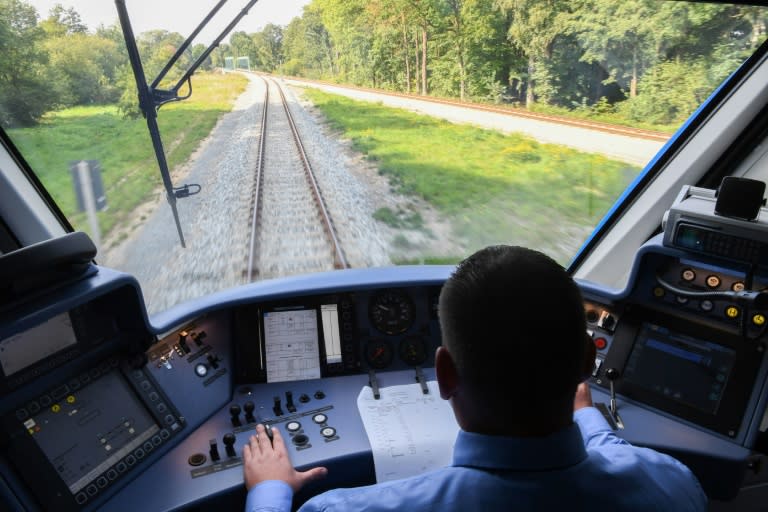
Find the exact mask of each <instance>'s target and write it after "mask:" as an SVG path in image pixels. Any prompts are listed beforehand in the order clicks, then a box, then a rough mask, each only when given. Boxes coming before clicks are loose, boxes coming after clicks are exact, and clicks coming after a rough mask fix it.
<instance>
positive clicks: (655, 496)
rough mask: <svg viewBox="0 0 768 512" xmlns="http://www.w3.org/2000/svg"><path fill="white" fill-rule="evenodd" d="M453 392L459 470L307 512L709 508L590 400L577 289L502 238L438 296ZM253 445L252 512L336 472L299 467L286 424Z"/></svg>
mask: <svg viewBox="0 0 768 512" xmlns="http://www.w3.org/2000/svg"><path fill="white" fill-rule="evenodd" d="M439 314H440V325H441V328H442V336H443V340H442V341H443V344H442V346H441V347H439V348H438V350H437V353H436V356H435V370H436V374H437V381H438V385H439V388H440V395H441V397H442V398H444V399H446V400H449V401H450V404H451V406H452V408H453V412H454V414H455V416H456V420H457V422H458V424H459V426H460V427H461V430H460V431H459V434H458V437H457V439H456V441H455V445H454V452H453V462H452V464H451V465H450V466H448V467H445V468H441V469H438V470H435V471H432V472H429V473H425V474H421V475H418V476H414V477H411V478H406V479H402V480H396V481H391V482H385V483H381V484H376V485H371V486H367V487H359V488H351V489H334V490H331V491H328V492H325V493H323V494H320V495H318V496H315V497H314V498H312V499H310V500H309V501H307V502H306V503H305V504H304V505H303V506H302V508H301V509H300V510H301V511H315V510H318V511H319V510H324V511H325V510H338V511H354V510H369V511H385V510H388V511H394V510H409V511H418V510H480V511H483V512H491V511H502V510H503V511H507V510H530V511H533V510H536V511H544V510H547V511H548V510H568V511H573V510H590V511H591V510H594V509H595V507H599V508H602V509H605V510H615V511H626V510H637V511H647V510H675V511H688V510H690V511H694V510H705V508H706V506H707V498H706V496H705V494H704V492H703V491H702V489H701V486H700V485H699V483H698V481H697V480H696V478H695V477H694V475H693V474H692V473H691V472H690V470H689V469H688V468H687V467H686V466H684V465H683V464H682V463H680V462H678V461H677V460H675V459H674V458H672V457H670V456H668V455H665V454H661V453H658V452H656V451H653V450H651V449H648V448H638V447H634V446H632V445H631V444H629V443H627V442H626V441H624V440H622V439H621V438H619V437H618V436H616V435H615V434H614V432H613V431H612V430H611V428H610V427H609V425H608V423H607V422H606V421H605V419H604V418H603V416H602V415H601V414H600V412H599V411H598V410H597V409H595V408H594V407H593V406H592V399H591V396H590V391H589V386H588V385H587V384H586V383H584V381H585V380H586V378H587V377H588V376H589V372H590V370H591V368H592V364H593V361H594V347H593V346H592V343H591V341H590V342H589V343H586V344H585V342H584V339H585V336H584V333H585V331H586V323H585V318H584V306H583V302H582V297H581V293H580V291H579V288H578V286H577V285H576V283H575V282H574V281H573V279H571V277H570V276H569V275H568V274H567V272H565V270H564V269H563V268H562V267H561V266H560V265H558V264H557V263H556V262H555V261H554V260H552V259H550V258H549V257H547V256H545V255H544V254H542V253H539V252H536V251H532V250H529V249H525V248H521V247H512V246H493V247H488V248H486V249H483V250H480V251H478V252H477V253H475V254H473V255H472V256H470V257H469V258H467V259H466V260H464V261H463V262H462V263H461V264H459V266H458V267H457V268H456V270H455V272H454V273H453V275H452V276H451V277H450V279H449V280H448V281H447V282H446V283H445V285H444V287H443V289H442V292H441V295H440V306H439ZM273 435H274V439H273V441H272V442H270V440H269V438H268V437H267V436H266V435H265V430H264V427H263V426H262V425H259V426H258V427H257V431H256V435H254V436H251V438H250V440H249V443H248V444H246V445H245V447H244V448H243V459H244V477H245V484H246V487H247V488H248V498H247V503H246V512H256V511H283V510H284V511H289V510H290V509H291V502H292V497H293V493H294V492H296V491H298V490H299V489H300V488H302V486H303V485H304V484H305V483H307V482H308V481H311V480H314V479H318V478H322V477H323V476H324V475H326V474H327V470H326V468H321V467H318V468H313V469H310V470H308V471H305V472H298V471H296V470H295V469H294V468H293V466H292V465H291V462H290V459H289V457H288V453H287V450H286V446H285V443H284V441H283V439H282V437H281V435H280V432H279V431H278V430H277V429H274V434H273Z"/></svg>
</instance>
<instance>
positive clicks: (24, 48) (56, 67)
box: [0, 0, 210, 127]
mask: <svg viewBox="0 0 768 512" xmlns="http://www.w3.org/2000/svg"><path fill="white" fill-rule="evenodd" d="M183 40H184V38H183V37H182V36H181V35H179V34H176V33H171V32H167V31H163V30H155V31H151V32H147V33H144V34H141V35H140V36H139V37H138V41H137V44H138V46H139V51H140V53H141V55H142V60H143V63H144V67H145V71H146V74H147V76H148V77H154V76H156V75H157V73H158V72H159V71H160V69H162V66H163V65H164V64H165V62H167V60H168V58H169V57H170V56H171V55H173V53H174V52H175V51H176V48H178V46H179V45H180V44H181V42H182V41H183ZM204 48H205V47H204V46H203V45H195V46H193V47H191V48H189V49H188V50H187V52H185V54H184V56H183V57H182V59H180V63H179V66H177V67H176V68H175V72H172V73H170V74H169V78H173V77H175V76H179V69H185V67H186V66H188V65H189V63H190V62H192V60H193V59H194V57H195V56H197V55H200V53H201V52H202V51H203V49H204ZM0 55H2V59H0V124H1V125H2V126H4V127H17V126H29V125H32V124H34V123H35V122H36V121H38V120H39V119H40V117H41V116H42V115H43V114H44V113H46V112H49V111H52V110H60V109H63V108H67V107H72V106H78V105H107V104H115V103H119V105H120V109H121V111H122V112H123V113H125V114H130V115H135V114H138V105H137V94H136V81H135V79H134V77H133V73H132V71H131V67H130V64H129V63H128V56H127V53H126V50H125V40H124V39H123V34H122V31H121V30H120V28H119V26H116V25H113V26H110V27H104V26H100V27H98V28H96V29H95V30H94V31H89V29H88V27H86V25H85V24H84V23H83V22H82V19H81V17H80V15H79V14H78V13H77V12H76V11H75V10H74V9H73V8H71V7H70V8H64V7H63V6H62V5H60V4H57V5H55V6H54V7H53V8H52V9H51V10H50V12H49V13H48V16H47V17H46V18H44V19H41V17H40V14H39V13H38V12H37V10H36V9H35V8H34V7H33V6H31V5H29V4H27V3H26V2H24V1H22V0H0ZM204 68H210V62H209V63H208V66H204Z"/></svg>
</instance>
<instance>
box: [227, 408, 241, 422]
mask: <svg viewBox="0 0 768 512" xmlns="http://www.w3.org/2000/svg"><path fill="white" fill-rule="evenodd" d="M229 414H230V415H231V416H232V426H233V427H239V426H240V406H239V405H237V404H234V405H232V406H230V408H229Z"/></svg>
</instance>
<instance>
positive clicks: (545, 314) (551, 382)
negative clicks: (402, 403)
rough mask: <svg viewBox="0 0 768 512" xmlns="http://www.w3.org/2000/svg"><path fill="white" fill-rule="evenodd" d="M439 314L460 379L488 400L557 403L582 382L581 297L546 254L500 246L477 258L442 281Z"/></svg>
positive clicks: (468, 260) (583, 347) (569, 279)
mask: <svg viewBox="0 0 768 512" xmlns="http://www.w3.org/2000/svg"><path fill="white" fill-rule="evenodd" d="M439 312H440V325H441V328H442V336H443V345H444V346H445V347H446V348H447V349H448V351H449V352H450V353H451V355H452V357H453V360H454V362H455V363H456V367H457V370H458V372H459V375H460V376H461V378H462V379H463V381H464V382H465V383H467V384H468V385H469V386H470V387H471V388H473V389H475V390H476V391H477V392H478V393H479V394H481V395H482V396H483V397H484V398H487V400H488V401H489V402H490V401H492V402H495V403H496V404H497V405H499V403H503V401H504V400H505V399H506V397H508V396H510V395H517V399H518V401H519V398H520V397H519V395H520V394H523V395H525V397H523V400H524V401H525V400H530V401H532V402H533V401H540V400H542V399H544V400H546V399H547V398H563V397H565V396H567V395H568V394H569V393H570V394H572V393H573V391H574V390H575V388H576V385H577V383H578V382H579V381H580V380H581V377H582V371H583V368H584V364H583V362H584V358H585V357H586V355H585V349H586V341H585V336H586V334H585V333H586V323H585V320H584V304H583V301H582V297H581V293H580V291H579V288H578V286H577V285H576V283H575V282H574V281H573V279H572V278H571V277H570V276H569V275H568V273H567V272H566V271H565V269H563V267H562V266H560V265H559V264H558V263H557V262H555V261H554V260H553V259H552V258H550V257H549V256H546V255H545V254H542V253H540V252H537V251H533V250H530V249H526V248H523V247H513V246H504V245H499V246H491V247H487V248H485V249H482V250H480V251H478V252H476V253H475V254H473V255H472V256H470V257H468V258H467V259H466V260H464V261H463V262H461V263H460V264H459V265H458V267H457V268H456V270H455V271H454V273H453V275H452V276H451V277H450V279H448V281H446V283H445V285H444V286H443V289H442V292H441V294H440V305H439ZM511 390H514V392H511ZM571 399H572V397H571Z"/></svg>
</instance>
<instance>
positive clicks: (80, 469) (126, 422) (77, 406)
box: [24, 371, 160, 494]
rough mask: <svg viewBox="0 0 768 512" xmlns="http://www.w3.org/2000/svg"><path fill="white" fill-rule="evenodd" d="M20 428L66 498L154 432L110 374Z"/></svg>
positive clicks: (117, 377) (149, 420)
mask: <svg viewBox="0 0 768 512" xmlns="http://www.w3.org/2000/svg"><path fill="white" fill-rule="evenodd" d="M24 426H25V427H26V428H27V431H28V432H29V433H30V435H32V438H33V439H34V440H35V442H36V443H37V445H38V446H39V447H40V449H41V450H42V452H43V453H44V454H45V456H46V457H47V458H48V460H49V461H50V462H51V465H52V466H53V468H54V469H55V471H56V472H57V473H58V475H59V476H60V477H61V479H62V480H63V481H64V483H65V484H66V485H67V487H68V488H69V490H70V492H72V494H75V493H77V492H78V491H80V490H81V489H83V488H84V487H85V486H86V485H88V484H89V483H91V482H92V481H93V480H95V479H96V478H98V477H99V476H100V475H101V474H102V473H104V472H105V471H107V470H108V469H109V468H110V467H112V466H114V465H115V464H117V463H118V462H119V461H120V460H121V459H122V458H123V457H125V456H126V455H128V454H130V453H131V452H132V451H133V450H134V449H136V448H138V447H139V446H141V445H142V444H143V443H144V442H146V441H147V440H148V439H150V438H151V437H152V436H153V435H154V434H156V433H157V432H158V431H159V430H160V428H159V427H158V425H157V424H156V423H155V421H154V420H153V419H152V417H151V416H150V415H149V413H148V412H147V411H146V409H144V407H143V405H142V404H141V403H140V402H139V400H138V398H137V397H136V396H135V395H134V394H133V392H131V390H130V389H129V388H128V385H127V384H126V383H125V381H124V380H123V379H122V377H121V376H120V375H119V374H118V373H117V372H115V371H113V372H110V373H108V374H106V375H104V376H102V377H100V378H99V379H98V380H96V381H94V382H92V383H91V384H90V385H88V386H86V387H84V388H81V389H79V390H78V391H73V392H71V393H70V394H68V395H67V396H65V397H63V398H62V399H61V401H60V402H57V403H54V404H53V405H51V406H49V407H48V408H47V409H44V410H43V411H42V412H41V413H40V414H38V415H36V416H34V417H32V418H30V419H28V420H27V421H25V422H24Z"/></svg>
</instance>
